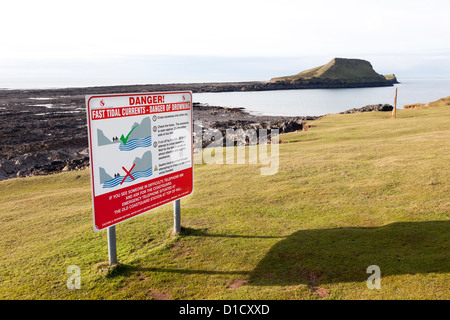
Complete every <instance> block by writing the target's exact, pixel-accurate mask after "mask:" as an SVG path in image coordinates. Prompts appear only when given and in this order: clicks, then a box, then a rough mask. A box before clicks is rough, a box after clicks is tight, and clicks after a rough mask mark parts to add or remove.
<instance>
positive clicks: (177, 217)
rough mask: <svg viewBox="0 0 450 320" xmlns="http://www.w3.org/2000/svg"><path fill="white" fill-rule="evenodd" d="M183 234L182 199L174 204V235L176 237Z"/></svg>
mask: <svg viewBox="0 0 450 320" xmlns="http://www.w3.org/2000/svg"><path fill="white" fill-rule="evenodd" d="M180 232H181V202H180V199H178V200H175V201H174V203H173V233H174V234H175V235H177V234H179V233H180Z"/></svg>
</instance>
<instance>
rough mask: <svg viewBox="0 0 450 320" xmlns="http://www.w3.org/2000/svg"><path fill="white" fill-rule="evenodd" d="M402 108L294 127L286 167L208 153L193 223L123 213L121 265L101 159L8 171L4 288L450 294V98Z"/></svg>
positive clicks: (96, 295) (309, 295)
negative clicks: (375, 274)
mask: <svg viewBox="0 0 450 320" xmlns="http://www.w3.org/2000/svg"><path fill="white" fill-rule="evenodd" d="M397 114H398V118H397V119H391V118H390V113H381V112H374V113H362V114H352V115H328V116H326V117H325V118H323V119H321V120H319V121H317V122H314V125H317V127H316V128H311V129H309V131H307V132H296V133H289V134H286V135H283V136H282V137H281V139H282V140H283V141H284V142H289V143H283V144H281V145H280V170H279V172H278V173H277V174H276V175H273V176H261V175H260V174H259V172H260V171H259V168H260V166H259V165H196V166H195V193H194V195H192V196H190V197H189V198H186V199H183V200H182V225H183V226H184V228H185V229H184V235H182V236H178V237H172V236H171V235H170V233H171V230H172V206H171V205H166V206H164V207H161V208H159V209H157V210H155V211H152V212H150V213H147V214H144V215H141V216H140V217H137V218H134V219H132V220H129V221H127V222H124V223H122V224H119V225H118V226H117V228H116V229H117V239H118V256H119V261H120V262H121V264H120V265H119V266H118V267H115V268H108V267H107V262H106V261H107V257H108V253H107V240H106V233H105V232H99V233H94V232H93V231H92V216H91V215H92V213H91V195H90V177H89V172H88V171H80V172H68V173H62V174H58V175H52V176H43V177H32V178H22V179H12V180H7V181H3V182H0V202H1V203H2V205H3V210H2V212H1V213H0V220H1V224H0V234H1V236H0V288H1V290H0V298H1V299H17V298H25V299H41V298H44V299H128V298H130V299H161V298H172V299H317V298H320V296H319V294H320V295H321V296H322V297H326V296H328V298H330V299H416V298H424V299H449V298H450V294H449V290H448V289H449V283H450V256H449V252H450V251H449V243H450V234H449V232H450V231H449V230H450V228H449V227H450V196H449V194H450V183H449V182H450V181H449V180H450V179H449V178H450V161H449V158H450V148H449V141H450V122H449V120H448V119H449V117H450V108H448V107H441V108H424V109H420V110H405V111H403V110H399V111H398V113H397ZM69 265H77V266H79V267H80V268H81V276H82V278H81V285H82V288H81V290H68V289H67V287H66V281H67V278H68V277H69V274H66V270H67V267H68V266H69ZM369 265H378V266H379V267H380V268H381V274H382V282H381V285H382V289H381V290H369V289H367V287H366V279H367V277H368V276H369V274H366V269H367V267H368V266H369ZM242 284H244V285H242Z"/></svg>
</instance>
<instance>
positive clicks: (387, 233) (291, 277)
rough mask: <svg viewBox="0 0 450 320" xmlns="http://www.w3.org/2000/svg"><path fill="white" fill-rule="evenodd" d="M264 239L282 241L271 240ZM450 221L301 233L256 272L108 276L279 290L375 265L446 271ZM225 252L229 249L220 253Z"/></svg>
mask: <svg viewBox="0 0 450 320" xmlns="http://www.w3.org/2000/svg"><path fill="white" fill-rule="evenodd" d="M183 236H200V237H236V238H238V237H240V238H244V239H251V238H265V236H249V235H243V236H241V235H218V234H208V233H207V232H206V231H205V230H197V229H189V228H187V229H184V232H183ZM267 238H283V237H270V236H268V237H267ZM449 245H450V221H431V222H400V223H393V224H389V225H386V226H383V227H376V228H337V229H316V230H300V231H297V232H295V233H293V234H291V235H290V236H288V237H284V239H283V240H281V241H280V242H278V243H277V244H275V245H274V246H273V247H272V248H271V249H270V250H269V251H268V253H267V254H266V256H265V257H264V258H263V259H262V260H261V261H260V262H259V263H258V265H257V266H256V268H255V269H254V270H249V271H220V270H189V269H171V268H142V267H138V266H131V265H118V266H117V267H116V268H114V269H113V270H111V272H110V274H109V276H111V277H115V276H127V275H129V274H131V273H135V272H140V271H145V272H166V273H174V274H184V275H186V274H211V275H245V276H249V277H250V284H252V285H259V286H272V285H277V286H283V285H297V284H308V285H313V286H315V285H318V284H325V283H341V282H361V281H366V280H367V278H368V277H369V276H370V274H368V273H366V270H367V267H369V266H370V265H377V266H379V267H380V269H381V276H382V277H383V276H388V275H401V274H425V273H446V272H450V251H449ZM224 250H227V248H224Z"/></svg>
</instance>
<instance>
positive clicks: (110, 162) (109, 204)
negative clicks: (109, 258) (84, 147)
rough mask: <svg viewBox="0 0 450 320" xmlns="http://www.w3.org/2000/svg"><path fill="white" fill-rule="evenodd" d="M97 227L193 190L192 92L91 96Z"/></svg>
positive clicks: (89, 109) (88, 108)
mask: <svg viewBox="0 0 450 320" xmlns="http://www.w3.org/2000/svg"><path fill="white" fill-rule="evenodd" d="M86 111H87V121H88V135H89V150H90V160H91V183H92V198H93V212H94V230H95V231H100V230H102V229H105V228H107V227H110V226H113V225H115V224H117V223H119V222H122V221H125V220H127V219H129V218H132V217H135V216H136V215H139V214H141V213H144V212H146V211H149V210H151V209H154V208H157V207H159V206H161V205H164V204H166V203H169V202H172V201H175V200H177V199H180V198H182V197H185V196H187V195H189V194H191V193H192V191H193V169H192V166H193V145H192V143H193V141H192V132H193V122H192V93H191V92H190V91H186V92H163V93H136V94H118V95H92V96H86Z"/></svg>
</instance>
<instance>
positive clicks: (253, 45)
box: [0, 0, 450, 87]
mask: <svg viewBox="0 0 450 320" xmlns="http://www.w3.org/2000/svg"><path fill="white" fill-rule="evenodd" d="M449 13H450V1H448V0H427V1H417V0H387V1H386V0H376V1H361V0H340V1H336V0H335V1H329V0H315V1H289V0H276V1H264V0H258V1H253V0H250V1H246V0H239V1H235V0H227V1H211V0H209V1H203V0H199V1H192V0H190V1H170V0H164V1H138V0H126V1H123V0H122V1H115V0H109V1H102V0H101V1H96V0H88V1H85V0H79V1H70V2H69V1H60V0H59V1H53V0H40V1H20V0H15V1H6V2H5V3H2V18H1V19H0V28H1V30H2V47H1V50H0V79H1V83H0V86H1V87H5V86H7V82H8V78H10V79H15V81H16V80H17V81H19V80H20V78H26V77H34V78H36V77H42V78H51V77H54V78H58V77H60V78H61V79H62V78H64V79H66V78H70V77H71V76H72V77H84V78H89V77H90V78H92V79H94V78H96V79H97V78H98V79H100V78H103V79H107V78H108V79H110V80H112V79H113V78H117V79H116V80H114V81H119V82H120V81H121V80H120V79H124V81H125V79H129V81H139V82H143V83H145V82H146V81H148V82H149V83H150V82H153V83H154V82H158V81H161V82H167V81H177V80H178V81H181V82H185V81H190V80H189V79H192V80H194V81H202V79H204V81H210V80H221V79H222V80H228V81H232V80H234V79H235V80H243V79H248V80H264V79H267V77H269V78H270V77H272V76H279V75H285V72H288V73H289V72H290V74H294V73H297V72H300V71H301V70H303V69H304V68H310V67H314V66H316V65H319V64H324V63H327V62H328V61H329V60H330V59H332V58H333V57H349V58H362V59H367V60H369V61H370V62H372V65H373V66H374V68H375V69H376V70H377V71H379V72H380V73H383V72H384V73H397V74H398V73H400V74H401V73H405V74H406V75H408V76H415V75H422V74H423V72H427V71H429V73H430V74H429V75H428V76H430V77H433V76H437V77H444V76H445V75H446V74H447V73H448V72H450V41H449V40H448V39H449V36H450V23H449V20H448V17H449ZM233 61H234V62H235V64H233ZM258 61H259V63H258ZM203 62H204V63H203ZM139 63H140V64H139ZM208 63H211V65H209V64H208ZM222 63H225V64H226V66H225V67H224V68H223V69H220V70H219V69H218V67H217V65H218V64H222ZM127 65H128V66H129V68H127ZM277 65H278V66H279V71H278V69H277ZM211 66H213V67H212V69H211ZM239 66H240V67H239ZM177 68H178V69H177ZM214 68H215V69H214ZM264 68H266V69H264ZM430 68H431V69H430ZM164 69H165V70H166V71H167V72H165V71H164ZM177 70H179V74H178V75H177ZM208 70H210V71H211V73H210V74H208ZM240 70H242V71H241V72H240ZM264 70H266V71H264ZM289 70H291V71H289ZM414 70H417V71H416V72H414ZM430 70H431V71H430ZM213 72H215V74H213ZM231 72H234V73H231ZM94 73H95V74H94ZM188 73H190V74H191V75H192V76H191V78H189V75H188ZM146 74H147V75H148V77H146ZM138 75H139V77H138ZM133 76H134V77H135V79H136V80H133ZM138 78H139V79H138ZM448 78H450V76H449V77H448ZM126 81H128V80H126ZM5 83H6V84H5Z"/></svg>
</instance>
